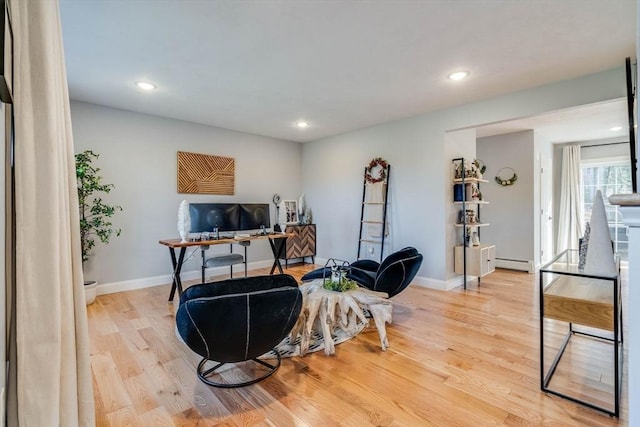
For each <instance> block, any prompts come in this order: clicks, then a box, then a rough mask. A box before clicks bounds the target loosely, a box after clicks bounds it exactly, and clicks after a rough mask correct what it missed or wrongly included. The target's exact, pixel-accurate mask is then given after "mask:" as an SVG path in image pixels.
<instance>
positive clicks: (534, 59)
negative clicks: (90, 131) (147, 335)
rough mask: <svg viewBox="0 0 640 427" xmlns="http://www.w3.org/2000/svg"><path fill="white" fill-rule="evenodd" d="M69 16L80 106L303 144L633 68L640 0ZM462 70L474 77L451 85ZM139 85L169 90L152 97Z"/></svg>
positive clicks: (304, 4)
mask: <svg viewBox="0 0 640 427" xmlns="http://www.w3.org/2000/svg"><path fill="white" fill-rule="evenodd" d="M60 9H61V18H62V24H63V37H64V44H65V56H66V62H67V72H68V79H69V89H70V94H71V97H72V99H76V100H81V101H87V102H92V103H97V104H102V105H107V106H112V107H117V108H123V109H127V110H133V111H139V112H144V113H148V114H154V115H159V116H164V117H171V118H176V119H182V120H188V121H192V122H197V123H203V124H208V125H213V126H219V127H223V128H228V129H234V130H239V131H243V132H249V133H255V134H259V135H266V136H271V137H276V138H282V139H287V140H292V141H301V142H303V141H310V140H315V139H318V138H322V137H326V136H331V135H336V134H340V133H344V132H347V131H351V130H355V129H359V128H363V127H366V126H370V125H374V124H377V123H382V122H386V121H391V120H395V119H399V118H403V117H409V116H413V115H417V114H421V113H425V112H428V111H433V110H436V109H441V108H445V107H450V106H454V105H460V104H465V103H468V102H472V101H476V100H480V99H485V98H489V97H492V96H496V95H500V94H504V93H508V92H513V91H516V90H521V89H525V88H529V87H534V86H539V85H543V84H545V83H549V82H552V81H557V80H562V79H569V78H573V77H577V76H580V75H585V74H590V73H593V72H597V71H601V70H605V69H609V68H613V67H616V66H622V65H623V63H624V62H623V61H624V58H625V57H627V56H634V52H635V16H636V12H635V9H636V2H635V0H615V1H614V0H562V1H558V0H535V1H533V0H529V1H525V0H521V1H513V0H457V1H451V0H422V1H419V0H378V1H373V0H364V1H354V0H333V1H321V0H316V1H305V0H298V1H292V0H278V1H276V0H260V1H253V0H246V1H235V0H215V1H203V0H182V1H180V0H162V1H156V0H137V1H124V0H93V1H87V0H60ZM459 69H466V70H469V71H470V72H471V76H470V77H469V78H468V79H466V80H465V81H462V82H452V81H449V80H447V79H446V75H447V74H448V73H450V72H452V71H456V70H459ZM136 80H149V81H151V82H153V83H155V84H156V85H157V86H158V89H157V90H155V91H154V92H152V93H143V92H142V91H141V90H139V89H137V88H135V87H134V85H133V84H134V81H136ZM299 119H305V120H308V121H309V122H310V126H309V127H308V128H307V129H298V128H296V127H295V122H296V121H297V120H299Z"/></svg>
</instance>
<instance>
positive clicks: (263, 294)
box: [176, 274, 302, 388]
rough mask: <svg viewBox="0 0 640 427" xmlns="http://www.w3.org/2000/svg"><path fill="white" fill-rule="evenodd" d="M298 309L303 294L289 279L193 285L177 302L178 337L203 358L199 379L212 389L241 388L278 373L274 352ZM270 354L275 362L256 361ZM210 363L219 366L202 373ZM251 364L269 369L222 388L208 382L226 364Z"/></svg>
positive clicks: (223, 384) (284, 276)
mask: <svg viewBox="0 0 640 427" xmlns="http://www.w3.org/2000/svg"><path fill="white" fill-rule="evenodd" d="M301 309H302V293H301V292H300V290H299V289H298V284H297V283H296V281H295V279H294V278H293V277H291V276H289V275H287V274H279V275H269V276H255V277H243V278H238V279H229V280H224V281H219V282H213V283H205V284H200V285H194V286H191V287H189V288H188V289H186V290H185V291H184V292H183V293H182V296H181V297H180V306H179V308H178V312H177V313H176V325H177V329H178V333H179V334H180V336H181V337H182V339H183V340H184V342H185V344H186V345H187V346H189V348H190V349H191V350H193V351H194V352H196V353H198V354H199V355H200V356H202V357H203V359H202V361H200V363H199V364H198V368H197V370H196V371H197V373H198V377H199V378H200V380H201V381H202V382H204V383H205V384H208V385H211V386H214V387H225V388H231V387H241V386H245V385H249V384H254V383H256V382H258V381H261V380H263V379H265V378H267V377H269V376H270V375H272V374H273V373H274V372H275V371H276V370H277V369H278V368H279V367H280V361H281V358H280V354H279V353H278V352H277V351H276V350H275V349H274V347H275V346H276V345H277V344H278V343H280V341H282V340H283V339H284V338H285V337H286V336H287V335H288V334H289V332H290V331H291V329H292V328H293V326H294V325H295V323H296V321H297V319H298V316H299V315H300V310H301ZM270 350H273V351H274V352H275V355H276V359H277V361H276V362H275V363H273V364H272V363H268V362H266V361H264V360H261V359H258V357H259V356H261V355H263V354H265V353H267V352H268V351H270ZM208 361H214V362H217V364H216V365H215V366H213V367H212V368H210V369H206V370H205V364H206V363H207V362H208ZM243 361H254V362H256V363H258V364H260V365H262V366H264V367H266V368H267V372H266V373H265V374H263V375H261V376H259V377H257V378H252V379H250V380H247V381H242V382H234V383H230V382H222V381H218V380H213V379H211V377H214V376H218V377H220V376H219V375H217V374H218V373H217V372H216V370H217V369H218V368H220V367H221V366H222V365H224V364H227V363H237V362H243Z"/></svg>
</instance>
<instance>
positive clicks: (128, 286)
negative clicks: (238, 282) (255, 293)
mask: <svg viewBox="0 0 640 427" xmlns="http://www.w3.org/2000/svg"><path fill="white" fill-rule="evenodd" d="M272 265H273V260H265V261H254V262H250V263H248V264H247V270H257V269H259V268H266V267H271V266H272ZM243 271H244V267H243V266H242V264H236V265H235V266H234V267H233V272H234V277H240V276H239V275H238V276H236V274H242V272H243ZM201 274H202V273H201V271H200V269H198V270H190V271H183V272H182V273H180V279H181V280H182V281H183V282H185V281H187V280H195V279H199V278H200V277H201V276H200V275H201ZM223 274H229V267H226V266H222V267H214V268H207V277H210V276H217V275H223ZM172 281H173V277H172V275H171V274H164V275H162V276H153V277H141V278H139V279H132V280H124V281H122V282H111V283H99V284H98V286H97V290H96V295H106V294H113V293H116V292H125V291H133V290H135V289H143V288H149V287H151V286H159V285H166V284H167V283H171V282H172Z"/></svg>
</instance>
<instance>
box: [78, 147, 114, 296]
mask: <svg viewBox="0 0 640 427" xmlns="http://www.w3.org/2000/svg"><path fill="white" fill-rule="evenodd" d="M98 157H99V155H98V154H96V153H94V152H93V151H91V150H85V151H83V152H82V153H78V154H76V155H75V160H76V179H77V182H78V207H79V209H80V245H81V248H82V264H83V265H84V263H85V262H86V261H88V260H89V258H90V257H91V255H93V248H94V247H95V245H96V239H99V240H100V241H101V242H102V243H104V244H107V243H109V240H110V239H111V236H113V235H116V236H119V235H120V231H121V230H120V229H115V228H113V224H112V223H111V220H110V219H111V217H112V216H113V215H114V214H115V213H116V211H121V210H122V207H120V206H111V205H108V204H106V203H105V202H104V201H103V200H102V198H101V197H100V196H101V195H103V194H108V193H109V192H110V191H111V189H112V188H113V187H114V186H113V184H103V183H102V177H101V176H100V175H99V172H100V168H97V167H96V166H94V165H93V161H94V160H95V159H97V158H98ZM95 285H96V282H95V281H86V282H85V292H87V289H86V288H87V286H93V288H92V289H93V297H92V298H91V297H87V304H91V303H92V302H93V299H95ZM89 300H91V301H89Z"/></svg>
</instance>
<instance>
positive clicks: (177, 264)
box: [158, 233, 293, 301]
mask: <svg viewBox="0 0 640 427" xmlns="http://www.w3.org/2000/svg"><path fill="white" fill-rule="evenodd" d="M291 236H293V235H292V234H290V233H277V234H258V235H254V236H249V237H242V238H233V237H229V238H221V239H214V240H198V241H193V242H191V241H187V242H183V241H182V240H180V239H166V240H160V241H159V242H158V243H160V244H161V245H164V246H167V247H168V248H169V255H170V256H171V265H172V266H173V283H172V284H171V293H170V294H169V301H173V296H174V295H175V292H176V289H177V290H178V296H180V295H182V281H181V280H180V271H181V270H182V263H183V261H184V254H185V252H186V250H187V248H188V247H189V246H206V245H223V244H234V243H240V242H243V241H244V242H246V241H248V240H264V239H268V240H269V245H270V246H271V252H273V266H271V272H270V273H269V274H273V272H274V271H275V269H276V268H277V269H278V272H280V274H282V273H283V272H282V265H281V264H280V258H281V256H282V251H283V249H284V247H285V245H284V244H282V245H276V244H275V243H274V241H275V240H277V239H286V238H287V237H291ZM285 241H286V240H285ZM178 248H180V253H179V254H178V257H177V258H176V249H178ZM245 261H246V260H245Z"/></svg>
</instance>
